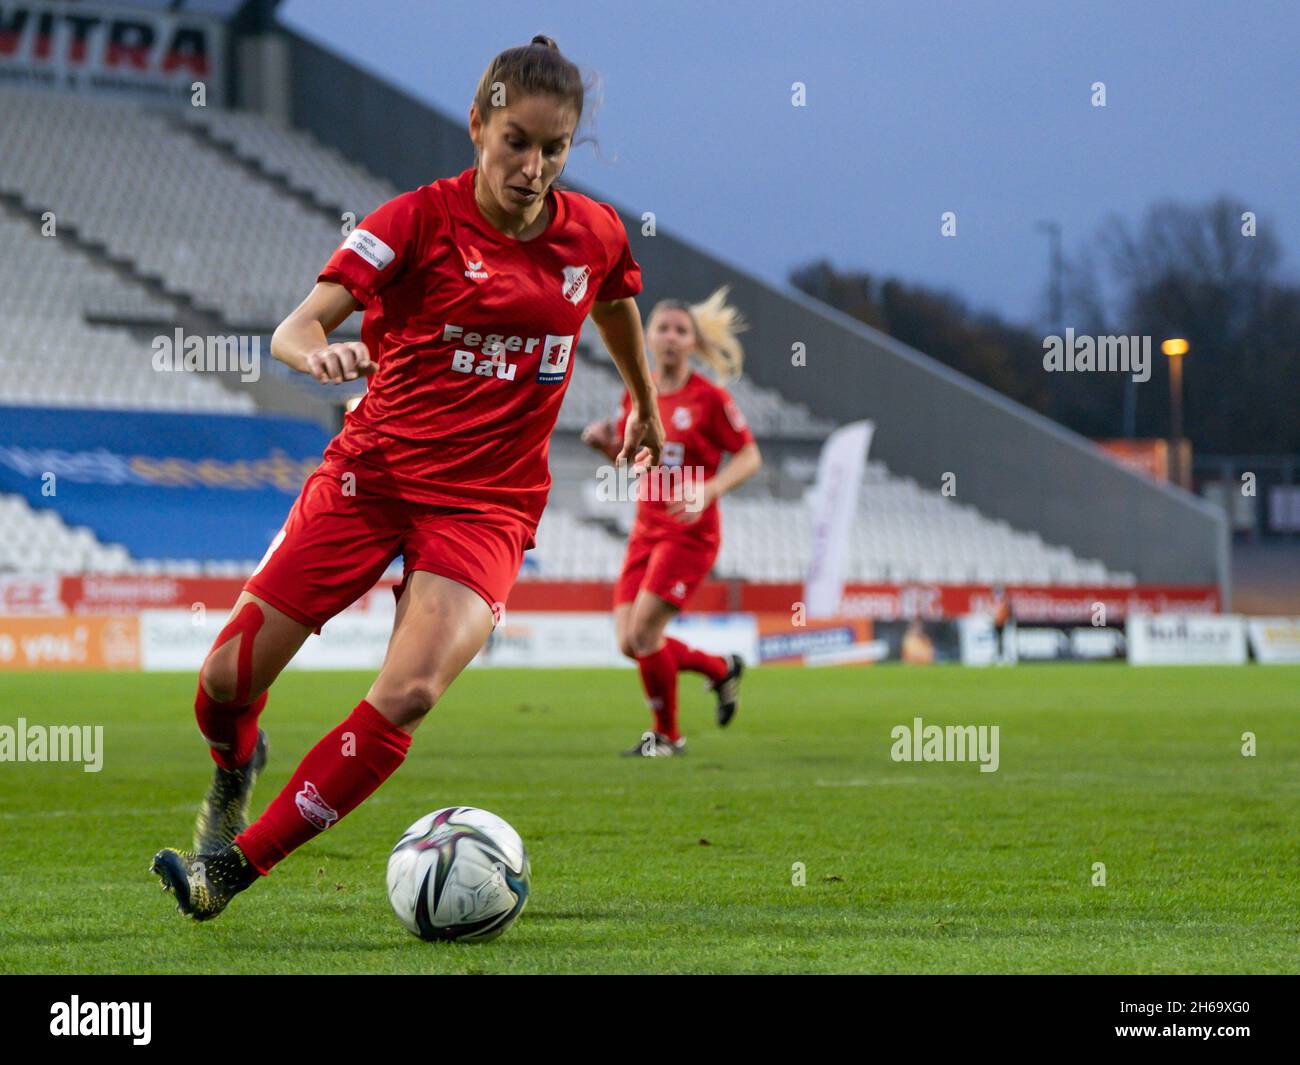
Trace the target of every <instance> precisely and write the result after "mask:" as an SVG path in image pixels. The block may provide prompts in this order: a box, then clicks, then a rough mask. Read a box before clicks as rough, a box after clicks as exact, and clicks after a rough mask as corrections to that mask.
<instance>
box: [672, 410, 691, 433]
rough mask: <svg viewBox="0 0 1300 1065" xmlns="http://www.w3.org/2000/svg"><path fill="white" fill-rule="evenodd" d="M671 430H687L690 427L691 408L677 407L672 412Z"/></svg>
mask: <svg viewBox="0 0 1300 1065" xmlns="http://www.w3.org/2000/svg"><path fill="white" fill-rule="evenodd" d="M672 421H673V428H674V429H689V428H690V427H691V408H690V407H677V408H675V409H674V410H673V419H672Z"/></svg>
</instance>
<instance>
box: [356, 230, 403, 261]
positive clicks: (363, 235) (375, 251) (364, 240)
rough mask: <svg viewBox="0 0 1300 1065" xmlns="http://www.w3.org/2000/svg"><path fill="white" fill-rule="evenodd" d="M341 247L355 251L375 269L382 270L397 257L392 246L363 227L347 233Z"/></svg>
mask: <svg viewBox="0 0 1300 1065" xmlns="http://www.w3.org/2000/svg"><path fill="white" fill-rule="evenodd" d="M343 247H345V248H348V249H350V250H352V251H354V252H356V253H357V254H358V255H360V256H361V258H363V259H365V261H366V262H368V263H369V264H370V265H371V266H373V267H374V268H375V269H376V270H382V269H383V268H384V267H385V266H387V265H388V264H389V263H391V262H392V261H393V260H394V259H395V258H396V257H397V253H396V252H395V251H393V249H392V248H390V247H389V246H388V245H387V244H385V243H384V242H383V241H382V240H380V239H379V238H378V237H377V236H375V235H374V234H373V233H368V232H366V231H365V230H364V229H354V230H353V231H352V232H351V233H349V234H348V239H347V240H345V241H344V242H343Z"/></svg>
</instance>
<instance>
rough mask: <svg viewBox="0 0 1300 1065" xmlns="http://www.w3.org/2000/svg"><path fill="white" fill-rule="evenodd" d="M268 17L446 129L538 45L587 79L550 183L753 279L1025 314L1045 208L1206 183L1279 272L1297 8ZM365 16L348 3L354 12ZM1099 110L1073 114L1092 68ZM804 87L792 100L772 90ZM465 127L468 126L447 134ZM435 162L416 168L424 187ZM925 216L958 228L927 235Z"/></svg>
mask: <svg viewBox="0 0 1300 1065" xmlns="http://www.w3.org/2000/svg"><path fill="white" fill-rule="evenodd" d="M280 11H281V17H282V19H283V20H284V21H285V22H286V23H288V24H289V25H291V26H293V27H295V28H296V29H298V30H299V31H300V32H302V33H304V34H305V35H306V36H309V37H311V38H313V39H315V40H317V41H319V42H321V43H323V44H325V45H326V46H328V47H330V48H332V49H334V50H335V51H337V52H339V53H341V54H343V55H345V56H347V57H348V58H349V59H351V60H352V61H354V62H356V63H358V64H360V65H361V66H363V67H365V68H367V69H369V70H370V71H372V72H374V73H377V74H379V75H381V76H383V77H384V78H386V79H387V80H389V81H391V82H393V83H395V84H397V85H399V86H401V87H403V88H405V89H406V90H408V91H409V92H411V93H413V94H414V95H415V96H417V97H419V98H420V99H422V100H424V101H426V102H428V103H429V104H431V105H433V106H435V107H437V108H438V109H440V110H442V111H444V112H446V113H448V114H449V115H452V116H455V117H457V118H458V119H460V120H461V121H464V120H465V117H466V115H467V114H468V109H469V100H470V97H471V95H472V92H473V89H474V86H475V85H476V84H477V81H478V78H479V77H480V75H481V74H482V72H483V70H484V68H485V66H486V65H487V63H488V61H489V60H490V59H491V57H492V56H493V55H494V54H495V53H496V52H498V51H500V50H501V49H502V48H506V47H509V46H511V45H515V44H523V43H526V42H527V40H528V39H529V37H531V36H532V35H533V34H535V33H546V34H549V35H550V36H551V37H554V38H555V39H556V41H557V42H558V43H559V45H560V47H561V49H562V50H563V51H564V52H565V53H566V54H567V55H568V56H569V57H570V58H572V59H573V60H574V61H575V62H577V63H578V64H579V66H581V67H582V68H583V69H584V71H594V72H596V73H597V74H599V75H600V78H601V80H602V83H603V95H604V100H603V103H602V104H601V106H600V107H599V109H598V110H597V111H596V113H595V116H594V133H595V135H596V137H597V138H598V139H599V143H600V149H599V151H597V150H596V149H595V148H593V147H592V146H591V145H583V146H580V147H578V148H576V149H575V150H574V152H573V153H572V155H571V157H570V161H569V165H568V169H567V170H566V177H568V178H570V179H572V180H573V181H575V182H576V183H578V184H580V185H582V186H583V187H584V188H585V189H588V190H590V191H591V192H592V193H593V194H594V195H596V196H597V198H603V199H608V200H609V201H610V202H613V203H615V204H616V205H618V206H619V207H622V208H624V209H627V210H628V211H630V212H632V213H633V214H637V215H639V214H640V213H641V212H642V211H654V212H655V214H656V216H657V220H658V225H659V228H660V231H661V232H671V233H673V234H674V235H676V236H680V237H682V238H684V239H686V240H689V241H690V242H692V243H694V244H696V245H698V246H700V247H703V248H705V249H707V250H709V251H711V252H713V253H714V254H716V255H718V256H720V257H721V258H724V259H726V260H728V261H730V262H733V263H736V264H739V265H742V266H744V267H746V268H748V269H749V270H751V271H752V272H754V273H757V274H759V275H761V276H763V277H765V278H767V279H769V280H772V281H775V282H778V283H782V284H784V283H786V282H787V279H788V274H789V271H790V270H791V268H793V267H795V266H798V265H800V264H802V263H805V262H808V261H811V260H813V259H817V258H821V257H827V258H829V259H830V260H831V261H832V262H833V263H834V264H835V265H836V266H837V267H839V268H841V269H847V268H855V269H862V270H867V271H870V272H871V273H873V274H876V275H885V274H892V275H896V276H898V277H901V278H903V279H905V280H908V281H912V282H919V283H924V284H927V285H931V286H938V287H943V288H946V289H949V290H950V291H952V292H954V293H956V294H957V295H959V296H961V297H963V298H965V299H966V300H968V301H969V302H970V303H971V304H972V305H973V306H975V307H976V308H988V309H993V310H997V311H999V312H1001V313H1003V314H1005V315H1007V316H1009V317H1012V318H1014V319H1017V320H1021V321H1025V322H1028V321H1031V320H1032V319H1033V318H1034V316H1035V315H1036V314H1038V313H1039V312H1040V311H1041V310H1042V308H1043V300H1044V292H1045V286H1046V276H1047V260H1048V248H1047V240H1046V238H1045V236H1044V235H1043V234H1042V233H1040V232H1037V231H1036V230H1035V223H1036V222H1037V221H1039V220H1040V219H1054V220H1056V221H1058V222H1059V223H1060V224H1061V225H1062V227H1063V229H1064V235H1065V245H1066V251H1067V253H1069V252H1070V251H1072V250H1073V249H1074V248H1076V247H1077V246H1078V244H1079V243H1080V242H1081V241H1083V240H1085V239H1087V238H1088V237H1090V236H1091V235H1092V234H1093V233H1094V232H1095V230H1096V228H1097V226H1098V224H1099V223H1100V222H1101V221H1102V219H1103V218H1104V217H1105V216H1106V214H1107V213H1109V212H1112V211H1113V212H1117V213H1119V214H1120V215H1121V216H1123V217H1125V218H1127V219H1129V220H1132V221H1136V220H1137V219H1138V218H1139V217H1140V216H1141V214H1142V212H1143V211H1144V210H1145V209H1146V207H1147V206H1148V205H1150V204H1151V203H1153V202H1154V201H1156V200H1159V199H1163V198H1172V199H1175V200H1178V201H1181V202H1186V203H1201V202H1204V201H1206V200H1210V199H1213V198H1215V197H1216V196H1218V195H1220V194H1227V195H1230V196H1233V197H1236V198H1239V199H1240V200H1241V201H1242V202H1243V203H1244V204H1245V205H1246V207H1247V209H1250V210H1254V211H1255V212H1256V213H1257V215H1258V219H1259V222H1258V224H1259V227H1260V230H1261V231H1263V230H1272V231H1274V232H1275V234H1276V236H1277V237H1278V239H1279V242H1280V244H1281V246H1282V248H1283V249H1284V260H1283V269H1284V271H1285V273H1286V274H1287V276H1289V277H1291V278H1295V277H1297V274H1298V269H1297V263H1300V122H1298V121H1297V115H1298V113H1300V58H1298V57H1300V3H1296V2H1295V0H1289V2H1264V0H1247V2H1245V3H1233V4H1229V3H1211V2H1204V0H1190V2H1189V0H1179V2H1168V0H1158V2H1155V0H1143V2H1141V3H1134V2H1132V0H1090V2H1088V3H1086V4H1084V3H1048V2H1041V0H1040V2H1032V0H1023V2H1021V0H982V2H975V3H962V4H955V3H935V2H931V0H909V2H906V3H902V2H900V3H880V2H871V3H864V2H861V0H859V2H852V3H839V2H801V3H795V2H790V3H777V2H772V0H756V2H743V3H740V2H736V3H711V2H707V0H703V2H701V0H695V2H683V0H645V2H639V3H636V4H631V3H627V4H621V3H620V4H591V3H572V2H569V3H552V2H545V3H543V2H536V0H535V2H531V3H529V2H521V0H496V2H494V3H492V4H490V5H467V4H448V3H427V2H416V0H376V2H373V3H369V4H367V5H365V6H364V8H360V7H358V5H357V4H356V3H355V0H287V2H286V3H284V4H283V6H282V7H281V9H280ZM363 12H364V13H363ZM1096 81H1101V82H1104V83H1105V86H1106V97H1107V106H1105V107H1104V108H1099V107H1094V106H1092V103H1091V96H1092V89H1091V86H1092V84H1093V83H1094V82H1096ZM794 82H803V83H804V84H805V85H806V86H807V106H806V107H795V106H792V104H791V86H792V84H793V83H794ZM467 136H468V134H467ZM440 176H443V175H438V174H431V175H429V180H431V181H432V180H434V179H436V178H437V177H440ZM944 211H955V212H956V214H957V236H956V238H954V239H947V238H944V237H942V236H941V235H940V216H941V214H942V213H943V212H944Z"/></svg>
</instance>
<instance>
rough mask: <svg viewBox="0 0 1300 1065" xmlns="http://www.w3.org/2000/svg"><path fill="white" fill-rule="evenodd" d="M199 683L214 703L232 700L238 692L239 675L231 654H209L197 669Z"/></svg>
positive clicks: (218, 652)
mask: <svg viewBox="0 0 1300 1065" xmlns="http://www.w3.org/2000/svg"><path fill="white" fill-rule="evenodd" d="M199 683H200V684H202V685H203V690H204V691H205V692H207V693H208V697H209V698H210V699H211V700H212V701H213V702H216V703H229V702H232V701H233V700H234V699H235V698H236V697H237V696H238V694H239V675H238V670H237V668H236V663H235V660H234V656H233V655H223V654H222V653H221V652H220V651H217V652H216V653H215V654H212V655H209V656H208V660H207V661H206V662H204V663H203V668H202V669H201V670H199Z"/></svg>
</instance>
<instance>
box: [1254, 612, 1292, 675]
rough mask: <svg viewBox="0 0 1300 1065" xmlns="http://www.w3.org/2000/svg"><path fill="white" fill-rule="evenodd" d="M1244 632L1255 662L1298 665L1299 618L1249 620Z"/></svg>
mask: <svg viewBox="0 0 1300 1065" xmlns="http://www.w3.org/2000/svg"><path fill="white" fill-rule="evenodd" d="M1246 630H1247V632H1248V633H1249V635H1250V649H1251V651H1252V652H1254V655H1255V661H1256V662H1261V663H1263V664H1265V665H1286V664H1291V663H1300V618H1250V619H1249V620H1248V621H1247V622H1246Z"/></svg>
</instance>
